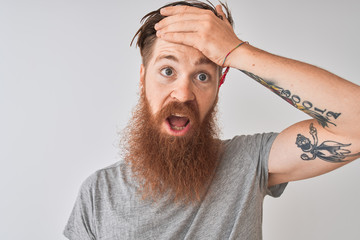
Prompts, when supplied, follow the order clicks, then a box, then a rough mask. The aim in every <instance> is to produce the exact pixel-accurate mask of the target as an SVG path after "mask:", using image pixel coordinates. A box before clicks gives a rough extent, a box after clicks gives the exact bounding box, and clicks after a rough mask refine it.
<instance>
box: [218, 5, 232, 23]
mask: <svg viewBox="0 0 360 240" xmlns="http://www.w3.org/2000/svg"><path fill="white" fill-rule="evenodd" d="M215 8H216V11H217V12H218V14H219V15H220V16H221V17H222V18H223V20H224V21H225V22H226V23H228V24H229V25H231V24H230V23H229V20H228V19H227V17H226V14H225V13H224V11H223V8H222V6H221V5H220V4H219V5H216V7H215Z"/></svg>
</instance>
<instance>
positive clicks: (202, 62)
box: [195, 57, 215, 65]
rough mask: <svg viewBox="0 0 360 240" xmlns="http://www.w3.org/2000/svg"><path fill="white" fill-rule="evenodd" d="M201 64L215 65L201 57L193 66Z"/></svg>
mask: <svg viewBox="0 0 360 240" xmlns="http://www.w3.org/2000/svg"><path fill="white" fill-rule="evenodd" d="M202 64H215V63H214V62H212V61H211V60H210V59H208V58H207V57H201V58H199V59H198V60H197V61H196V62H195V65H202Z"/></svg>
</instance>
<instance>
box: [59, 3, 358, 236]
mask: <svg viewBox="0 0 360 240" xmlns="http://www.w3.org/2000/svg"><path fill="white" fill-rule="evenodd" d="M170 5H172V6H168V7H163V8H161V10H160V9H159V10H157V11H154V12H151V13H149V14H148V15H147V16H145V19H146V21H145V22H144V24H143V26H142V27H141V28H140V29H139V31H138V33H137V37H138V41H137V45H138V46H139V47H140V52H141V56H142V60H143V62H142V65H141V71H140V83H141V96H140V100H139V104H138V106H137V108H136V109H135V111H134V115H133V118H132V120H131V121H130V123H129V126H128V128H127V129H126V133H125V134H124V142H123V145H124V150H125V151H124V160H123V161H121V162H119V163H116V164H114V165H112V166H110V167H108V168H105V169H102V170H99V171H97V172H96V173H95V174H93V175H92V176H90V177H89V178H88V179H87V180H86V181H85V182H84V184H83V186H82V188H81V190H80V193H79V196H78V199H77V202H76V204H75V207H74V209H73V212H72V214H71V217H70V219H69V222H68V225H67V227H66V229H65V232H64V234H65V235H66V236H67V237H68V238H69V239H261V238H262V233H261V222H262V204H263V198H264V196H265V195H271V196H274V197H278V196H280V195H281V193H282V192H283V190H284V188H285V186H286V183H287V182H289V181H295V180H300V179H306V178H310V177H314V176H318V175H321V174H323V173H326V172H329V171H332V170H334V169H336V168H339V167H341V166H343V165H345V164H347V163H349V162H351V161H353V160H355V159H356V158H358V157H360V126H359V125H358V124H356V123H357V122H358V121H359V117H360V107H359V106H358V104H357V103H358V102H359V100H360V87H359V86H356V85H354V84H352V83H350V82H347V81H346V80H344V79H341V78H339V77H337V76H335V75H333V74H331V73H329V72H327V71H325V70H322V69H319V68H317V67H314V66H311V65H308V64H305V63H301V62H298V61H294V60H290V59H286V58H283V57H279V56H275V55H272V54H270V53H267V52H265V51H262V50H260V49H257V48H255V47H253V46H251V45H250V44H248V43H246V42H244V41H243V40H240V39H238V37H237V36H236V35H235V34H234V32H233V29H232V26H231V22H232V19H231V16H230V15H229V12H228V11H226V12H227V14H225V13H224V12H223V10H222V8H221V6H216V8H213V7H212V6H210V5H208V4H205V3H201V2H197V1H191V2H177V3H173V4H170ZM223 7H225V9H226V10H227V8H226V6H223ZM219 66H225V67H232V68H236V69H239V70H241V71H243V72H244V73H245V74H247V75H248V76H250V77H251V78H253V79H255V80H256V81H258V82H259V83H261V84H262V85H264V86H266V87H267V88H269V89H270V90H271V91H273V92H274V93H276V94H277V95H279V96H280V97H282V98H283V99H284V100H286V101H287V102H289V103H290V104H292V105H293V106H294V107H296V108H298V109H299V110H301V111H304V112H306V113H307V114H309V115H310V116H311V117H312V118H313V119H311V120H306V121H303V122H299V123H296V124H294V125H293V126H291V127H289V128H288V129H285V130H284V131H282V132H281V133H280V134H275V133H268V134H256V135H253V136H236V137H234V138H233V139H231V140H226V141H220V140H218V135H217V127H216V121H215V120H214V117H215V112H216V110H215V109H216V103H217V97H218V91H219V85H220V84H221V83H222V80H223V77H224V75H225V74H221V70H222V69H221V68H220V67H219ZM221 76H222V77H221ZM309 83H311V84H309ZM317 89H322V91H321V92H320V93H319V91H318V90H317ZM339 89H341V91H339Z"/></svg>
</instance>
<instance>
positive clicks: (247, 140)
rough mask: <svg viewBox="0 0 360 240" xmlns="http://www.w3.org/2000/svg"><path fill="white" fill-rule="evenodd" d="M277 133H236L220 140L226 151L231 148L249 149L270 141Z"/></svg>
mask: <svg viewBox="0 0 360 240" xmlns="http://www.w3.org/2000/svg"><path fill="white" fill-rule="evenodd" d="M277 135H278V133H275V132H267V133H255V134H247V135H236V136H234V137H233V138H231V139H225V140H222V143H223V145H224V146H225V149H227V151H228V150H230V149H232V148H236V149H248V150H251V148H252V147H259V146H261V145H264V144H267V143H269V142H272V141H273V140H274V139H275V138H276V136H277Z"/></svg>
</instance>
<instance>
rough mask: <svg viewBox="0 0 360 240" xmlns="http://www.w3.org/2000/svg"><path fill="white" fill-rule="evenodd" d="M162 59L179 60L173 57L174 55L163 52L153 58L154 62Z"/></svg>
mask: <svg viewBox="0 0 360 240" xmlns="http://www.w3.org/2000/svg"><path fill="white" fill-rule="evenodd" d="M162 59H168V60H172V61H174V62H179V59H177V57H175V56H174V55H164V54H162V55H159V56H157V57H156V59H155V62H158V61H160V60H162Z"/></svg>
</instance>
